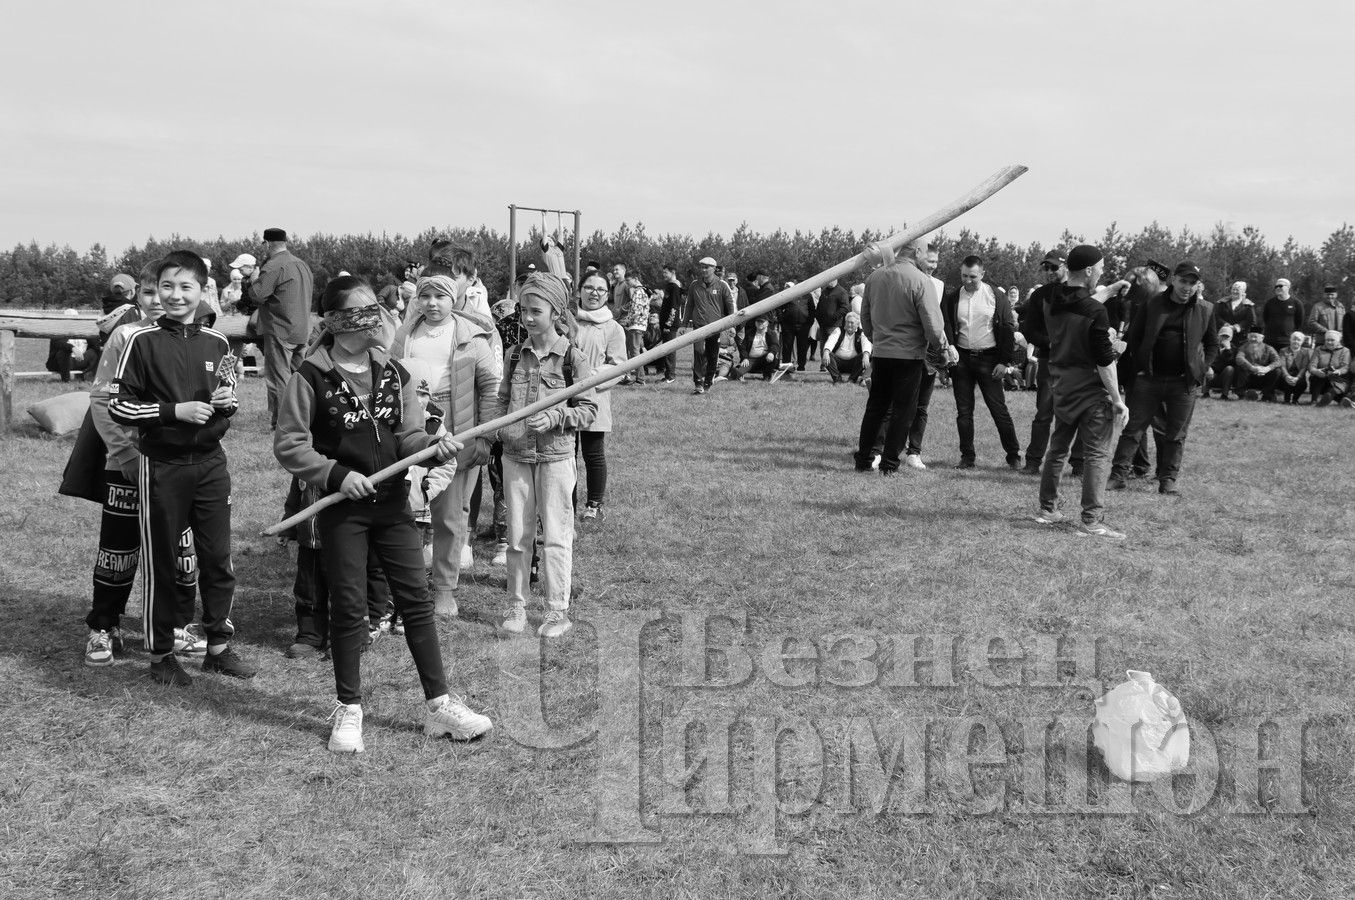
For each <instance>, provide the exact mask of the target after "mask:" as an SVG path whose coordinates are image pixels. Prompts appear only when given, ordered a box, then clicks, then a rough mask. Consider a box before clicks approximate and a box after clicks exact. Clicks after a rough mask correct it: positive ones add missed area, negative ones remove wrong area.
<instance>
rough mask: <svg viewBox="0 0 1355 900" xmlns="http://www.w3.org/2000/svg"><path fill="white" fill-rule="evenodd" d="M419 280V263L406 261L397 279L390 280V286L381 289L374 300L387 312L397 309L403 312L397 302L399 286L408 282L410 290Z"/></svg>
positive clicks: (410, 260)
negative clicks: (387, 310)
mask: <svg viewBox="0 0 1355 900" xmlns="http://www.w3.org/2000/svg"><path fill="white" fill-rule="evenodd" d="M418 278H419V263H418V262H417V261H416V260H412V259H407V260H405V263H404V265H403V266H402V267H401V268H400V273H399V277H396V278H392V279H391V282H390V284H388V285H386V286H385V287H383V288H382V289H381V293H379V294H377V295H376V299H377V300H378V301H379V302H380V303H381V305H382V306H384V307H386V309H389V310H396V309H399V310H401V311H403V309H404V307H403V306H401V305H400V303H399V302H398V301H399V299H400V285H401V284H402V283H403V282H408V283H409V286H410V288H411V289H412V288H413V287H414V283H415V281H417V280H418Z"/></svg>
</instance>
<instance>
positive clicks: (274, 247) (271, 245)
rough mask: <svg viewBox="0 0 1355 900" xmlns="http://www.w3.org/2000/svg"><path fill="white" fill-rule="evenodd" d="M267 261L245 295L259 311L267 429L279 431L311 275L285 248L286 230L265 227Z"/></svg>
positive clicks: (302, 341)
mask: <svg viewBox="0 0 1355 900" xmlns="http://www.w3.org/2000/svg"><path fill="white" fill-rule="evenodd" d="M263 239H264V243H265V244H266V245H267V251H268V258H267V260H265V261H264V264H263V265H262V266H260V267H259V268H258V269H256V270H255V271H254V276H253V280H252V282H251V285H250V295H251V297H252V298H253V300H254V302H255V303H257V304H258V307H259V325H258V334H259V349H260V350H262V351H263V369H264V378H265V381H266V389H267V394H268V427H269V428H270V429H274V428H277V427H278V397H279V396H280V395H281V394H282V392H283V391H284V390H285V389H286V387H287V380H288V379H289V378H291V377H292V373H293V372H295V371H296V370H297V368H298V367H299V366H300V365H301V355H302V351H303V350H304V349H305V346H306V341H307V340H309V339H310V333H311V302H312V298H311V290H312V288H313V287H314V284H315V276H313V275H312V274H311V269H310V266H308V265H306V264H305V263H304V262H302V261H301V260H299V259H297V258H296V257H295V256H293V255H292V251H290V250H288V249H287V232H285V231H283V230H282V229H281V228H266V229H264V233H263Z"/></svg>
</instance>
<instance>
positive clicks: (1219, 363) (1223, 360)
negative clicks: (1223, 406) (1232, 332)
mask: <svg viewBox="0 0 1355 900" xmlns="http://www.w3.org/2000/svg"><path fill="white" fill-rule="evenodd" d="M1209 372H1210V374H1209V375H1208V376H1207V377H1208V378H1209V380H1208V381H1207V382H1206V383H1205V389H1204V391H1203V392H1202V393H1203V394H1204V395H1205V396H1208V395H1209V391H1210V390H1211V389H1212V390H1217V391H1218V392H1219V396H1220V397H1223V398H1225V399H1226V398H1227V396H1228V392H1229V391H1232V390H1233V389H1234V385H1233V382H1234V381H1235V380H1236V379H1237V376H1238V371H1237V367H1236V366H1234V365H1233V356H1232V354H1228V355H1226V356H1225V355H1223V354H1220V355H1219V357H1218V359H1216V360H1214V364H1213V365H1212V366H1211V367H1210V369H1209ZM1238 390H1239V391H1240V390H1241V388H1238Z"/></svg>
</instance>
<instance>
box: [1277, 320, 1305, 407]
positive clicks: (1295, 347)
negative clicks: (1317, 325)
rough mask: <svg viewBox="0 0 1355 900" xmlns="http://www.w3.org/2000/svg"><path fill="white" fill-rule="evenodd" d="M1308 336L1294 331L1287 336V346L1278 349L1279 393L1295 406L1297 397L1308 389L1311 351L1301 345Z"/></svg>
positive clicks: (1285, 400) (1286, 401)
mask: <svg viewBox="0 0 1355 900" xmlns="http://www.w3.org/2000/svg"><path fill="white" fill-rule="evenodd" d="M1307 338H1308V336H1307V335H1306V334H1304V333H1303V332H1302V331H1296V332H1294V333H1293V334H1291V335H1290V336H1289V346H1288V347H1285V348H1284V350H1282V351H1280V393H1281V394H1283V395H1284V402H1285V403H1290V404H1293V405H1295V406H1297V405H1298V402H1299V398H1300V397H1302V396H1303V392H1304V391H1306V390H1307V389H1308V366H1309V365H1310V364H1311V363H1312V360H1313V351H1312V348H1310V347H1305V346H1303V345H1304V344H1305V343H1307Z"/></svg>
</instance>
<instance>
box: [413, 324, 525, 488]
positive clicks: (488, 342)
mask: <svg viewBox="0 0 1355 900" xmlns="http://www.w3.org/2000/svg"><path fill="white" fill-rule="evenodd" d="M423 320H424V319H423V315H422V314H419V315H416V316H415V317H414V318H412V319H410V320H409V321H408V322H406V323H405V324H404V325H402V326H400V328H399V329H398V330H397V331H396V332H395V340H394V342H392V344H391V357H392V358H395V359H403V358H404V356H405V347H406V345H407V344H408V343H409V336H410V334H412V333H413V332H414V329H416V328H418V327H419V325H420V324H422V323H423ZM449 321H451V322H452V323H453V327H454V328H455V329H456V337H455V340H453V342H452V354H451V357H450V358H449V359H448V361H447V365H448V367H449V368H450V369H451V385H452V395H451V398H450V400H449V402H448V404H447V406H448V409H447V410H446V415H445V418H444V419H443V423H442V424H443V427H444V428H446V429H447V431H448V432H450V433H451V434H456V433H458V432H460V431H465V430H466V429H467V428H474V427H475V426H476V425H479V424H480V423H482V422H488V421H489V420H490V419H492V418H494V414H493V413H494V396H495V394H497V393H498V390H499V379H500V378H501V377H502V373H503V370H502V368H501V367H500V361H499V360H498V358H497V357H496V356H495V354H494V351H493V341H492V338H491V333H493V336H494V337H497V336H498V332H497V331H496V330H495V329H494V328H493V327H492V326H489V325H486V324H485V323H484V322H483V321H482V320H481V319H480V318H479V317H478V316H469V315H466V314H464V313H461V312H459V311H457V310H453V311H452V316H451V318H450V320H449ZM483 456H484V454H483V453H478V454H477V452H476V442H475V441H471V442H469V443H468V444H467V445H466V449H464V450H462V451H461V452H460V453H459V454H457V457H456V461H457V465H458V466H460V467H462V468H465V467H466V466H472V467H474V466H479V465H483V464H484V463H485V462H487V460H486V459H484V458H481V457H483Z"/></svg>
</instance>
